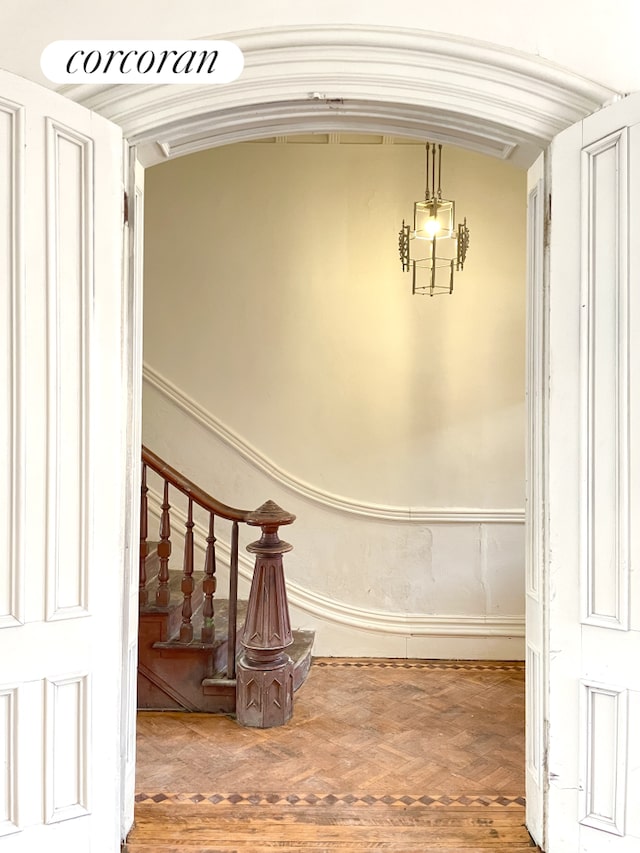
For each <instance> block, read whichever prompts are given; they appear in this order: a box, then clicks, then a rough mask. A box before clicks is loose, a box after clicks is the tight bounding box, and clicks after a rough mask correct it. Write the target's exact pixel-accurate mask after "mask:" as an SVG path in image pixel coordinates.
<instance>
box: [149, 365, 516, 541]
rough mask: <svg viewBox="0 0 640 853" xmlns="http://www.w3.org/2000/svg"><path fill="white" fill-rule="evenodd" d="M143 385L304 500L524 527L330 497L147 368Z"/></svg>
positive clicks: (483, 515)
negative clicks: (279, 463)
mask: <svg viewBox="0 0 640 853" xmlns="http://www.w3.org/2000/svg"><path fill="white" fill-rule="evenodd" d="M143 378H144V381H145V382H146V383H147V384H148V385H150V386H151V387H152V388H154V389H155V390H156V391H159V392H160V393H161V394H162V395H163V396H164V397H166V398H167V399H168V400H170V401H171V402H172V403H173V404H174V405H175V406H177V407H178V408H179V409H180V410H181V411H182V412H184V413H185V414H187V415H188V416H189V417H190V418H192V419H193V420H194V421H196V422H197V423H198V424H200V425H201V426H203V427H204V428H205V429H206V430H208V431H209V432H210V433H212V434H213V435H214V436H215V437H216V438H217V439H218V440H220V441H222V442H224V443H225V444H226V445H227V446H229V447H231V448H232V449H233V450H235V451H236V452H237V453H238V454H239V455H240V456H242V458H243V459H244V460H245V461H246V462H249V463H250V464H251V465H253V466H254V467H255V468H257V469H258V470H259V471H261V472H262V473H263V474H267V475H268V476H269V477H271V478H273V479H274V480H275V481H276V482H277V483H278V484H279V485H281V486H284V487H285V488H287V489H289V490H290V491H292V492H294V493H295V494H296V495H299V496H301V497H303V498H306V499H307V500H310V501H313V502H315V503H317V504H320V505H321V506H323V507H325V508H329V509H333V510H337V511H339V512H344V513H349V514H351V515H359V516H364V517H366V518H369V519H374V520H377V521H395V522H417V523H420V524H425V523H427V524H428V523H440V524H442V523H445V524H456V523H462V524H472V523H475V524H491V523H498V524H524V520H525V513H524V510H522V509H477V508H468V507H447V508H442V509H431V508H428V507H404V506H385V505H383V504H373V503H367V502H365V501H358V500H354V499H352V498H347V497H342V496H340V495H335V494H332V493H331V492H328V491H325V490H323V489H320V488H318V487H317V486H313V485H311V484H310V483H306V482H305V481H304V480H300V479H298V478H297V477H295V476H294V475H293V474H290V473H289V472H288V471H285V470H284V469H283V468H280V467H279V466H278V465H277V464H276V463H275V462H273V461H272V460H271V459H269V458H268V457H267V456H265V455H264V454H262V453H261V452H260V451H259V450H257V449H256V448H255V447H254V446H253V445H252V444H249V442H247V441H245V440H244V439H243V438H241V437H240V436H239V435H238V434H237V433H235V432H233V430H231V429H230V428H229V427H227V426H226V425H225V424H223V423H222V422H221V421H219V420H218V419H217V418H215V417H214V416H213V415H212V414H211V412H208V411H207V410H206V409H205V408H203V407H202V406H201V405H200V404H199V403H197V402H196V401H195V400H194V399H193V398H192V397H189V396H188V395H187V394H185V393H184V392H183V391H181V390H180V389H179V388H178V387H177V386H176V385H174V384H173V383H172V382H170V381H169V380H168V379H166V378H165V377H164V376H162V375H161V374H160V373H158V372H157V371H156V370H154V369H153V368H152V367H150V366H149V365H148V364H145V365H144V368H143Z"/></svg>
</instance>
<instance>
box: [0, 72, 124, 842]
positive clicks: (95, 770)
mask: <svg viewBox="0 0 640 853" xmlns="http://www.w3.org/2000/svg"><path fill="white" fill-rule="evenodd" d="M0 95H1V100H0V170H1V172H2V175H1V176H0V210H1V213H0V264H1V265H2V270H1V274H2V280H3V287H2V288H0V327H1V328H0V333H1V334H2V336H3V340H6V341H8V342H9V346H8V347H3V348H2V350H3V352H2V355H0V372H1V373H2V382H0V394H2V400H1V403H0V411H1V414H0V451H1V452H2V454H3V459H5V460H7V461H8V464H7V465H3V471H2V484H1V486H0V518H1V519H2V522H1V523H0V555H1V557H2V559H3V566H4V567H5V568H6V569H7V571H6V572H3V573H2V576H3V581H2V582H1V583H0V659H1V660H2V668H1V675H0V752H2V753H4V754H3V755H0V768H2V771H1V773H2V776H1V777H0V833H4V834H5V837H4V838H3V840H2V844H3V850H5V849H6V850H8V851H31V850H35V849H39V848H41V849H47V850H49V851H63V850H65V851H66V850H70V849H74V850H86V851H91V850H95V851H98V850H100V851H103V850H104V851H111V850H113V851H115V850H117V849H118V844H119V837H118V835H119V833H118V814H119V808H120V802H119V801H120V793H119V789H118V786H117V784H116V779H117V776H118V772H119V770H118V755H117V753H118V737H119V727H120V722H119V712H120V707H119V690H118V678H119V673H120V632H121V617H120V612H121V604H120V602H121V596H122V565H123V535H122V528H123V524H122V517H123V496H124V485H125V484H124V472H123V465H122V458H123V457H122V453H123V446H124V438H125V430H126V422H125V421H124V420H123V417H122V415H123V412H124V401H125V399H126V389H123V388H122V383H121V373H120V368H119V365H120V363H121V360H122V346H121V343H120V327H121V298H122V279H121V258H122V219H121V185H122V175H121V159H122V158H121V144H122V141H121V134H120V131H119V129H118V128H115V127H114V126H113V125H111V124H110V123H109V122H107V121H104V120H103V119H100V118H99V117H97V116H95V115H93V114H92V113H90V112H89V111H88V110H85V109H83V108H81V107H78V106H77V105H76V104H73V103H71V102H69V101H67V100H66V99H64V98H61V97H59V96H57V95H55V94H54V93H52V92H50V91H48V90H45V89H43V88H41V87H39V86H36V85H34V84H31V83H28V82H27V81H24V80H20V79H19V78H16V77H13V76H11V75H9V74H4V73H2V74H0ZM5 282H7V283H8V287H5V286H4V283H5ZM40 780H42V783H41V781H40Z"/></svg>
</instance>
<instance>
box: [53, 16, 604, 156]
mask: <svg viewBox="0 0 640 853" xmlns="http://www.w3.org/2000/svg"><path fill="white" fill-rule="evenodd" d="M224 37H225V38H227V39H229V40H231V41H233V42H235V43H236V44H237V45H238V46H239V47H240V48H241V49H242V51H243V53H244V57H245V67H244V71H243V73H242V76H241V77H240V79H239V80H236V81H235V82H234V84H233V85H232V86H222V87H216V92H215V100H212V92H211V87H210V86H207V85H203V86H190V87H188V90H187V89H186V88H185V87H180V90H179V91H178V89H177V87H175V86H124V85H117V86H100V85H98V86H91V85H89V86H64V87H62V88H61V89H60V90H59V91H60V92H61V93H62V94H64V95H65V96H66V97H69V98H71V99H73V100H75V101H78V102H79V103H81V104H83V105H84V106H86V107H89V108H90V109H92V110H95V111H96V112H99V113H101V114H102V115H103V116H105V117H106V118H109V119H111V120H112V121H114V122H116V123H118V124H119V125H120V126H121V127H122V128H123V131H124V134H125V136H127V137H128V138H129V139H130V140H131V141H132V142H135V143H137V144H141V143H150V144H151V145H150V147H151V148H152V151H153V152H154V155H155V156H154V159H153V162H160V161H161V160H162V159H164V158H165V157H166V154H167V152H169V154H171V153H177V154H183V153H188V152H189V151H194V150H199V149H201V148H210V147H212V146H214V145H224V144H229V143H231V142H238V141H241V140H247V139H256V138H260V137H264V136H283V135H286V134H287V133H290V132H292V131H293V132H297V133H304V132H310V131H313V130H314V129H315V130H321V131H323V132H332V131H340V130H352V131H356V132H357V131H367V130H369V131H373V132H377V133H380V132H381V131H382V132H384V133H385V134H387V135H405V136H415V137H417V138H425V137H426V136H431V137H434V138H438V139H439V140H440V141H443V142H451V141H452V138H453V137H455V139H456V140H457V141H456V143H455V144H459V145H463V146H467V147H471V148H474V150H478V151H482V150H484V151H485V153H486V152H488V151H492V152H493V153H495V152H496V151H500V150H506V149H507V148H508V147H509V146H511V145H520V146H521V147H522V149H523V150H522V152H521V156H520V158H519V159H520V160H521V161H522V164H525V163H526V165H528V164H529V163H530V162H532V161H533V159H534V158H535V156H536V154H537V153H538V152H539V150H540V149H541V148H542V147H544V146H545V145H546V144H547V143H548V142H549V141H550V140H551V138H552V137H553V136H554V135H555V134H556V133H558V132H559V131H560V130H562V129H563V128H565V127H567V126H568V125H570V124H572V123H573V122H575V121H577V120H579V119H580V118H583V117H584V116H586V115H588V114H589V113H591V112H593V111H594V110H595V109H597V108H598V107H600V106H602V104H603V103H605V102H608V101H610V100H611V99H612V98H613V97H615V96H616V94H617V93H615V92H613V91H612V90H610V89H607V88H605V87H603V86H600V85H599V84H596V83H593V82H591V81H589V80H585V79H584V78H582V77H579V76H578V75H576V74H574V73H572V72H569V71H567V70H565V69H561V68H558V67H556V66H554V65H552V64H551V63H549V62H546V61H544V60H541V59H540V58H539V57H537V56H529V55H525V54H522V53H518V52H515V51H512V50H509V49H505V48H503V47H497V46H494V45H491V44H487V43H484V42H477V41H473V40H470V39H461V38H455V37H451V36H448V35H444V34H438V33H429V32H425V31H424V30H412V29H401V28H395V29H388V28H382V27H373V26H361V25H354V26H347V25H333V26H311V27H308V26H293V27H284V28H273V29H271V28H268V29H260V30H253V31H251V30H247V31H242V32H238V33H227V34H226V35H225V36H224ZM381 93H383V95H382V96H381ZM180 145H186V148H185V149H184V150H179V148H180ZM161 146H163V147H164V149H165V150H164V152H163V151H162V150H161ZM149 162H151V161H149Z"/></svg>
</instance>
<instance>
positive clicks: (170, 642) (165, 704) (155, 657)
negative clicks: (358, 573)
mask: <svg viewBox="0 0 640 853" xmlns="http://www.w3.org/2000/svg"><path fill="white" fill-rule="evenodd" d="M148 563H149V565H150V567H151V571H150V572H149V575H151V576H153V574H155V571H156V569H157V566H156V561H155V560H154V558H153V557H151V555H150V557H149V559H148ZM201 578H202V576H200V577H198V578H196V577H195V576H194V579H195V580H196V581H197V582H200V581H201ZM180 581H181V574H180V573H179V572H176V571H171V572H170V579H169V588H170V590H171V600H170V602H169V604H168V605H166V606H158V605H156V604H155V602H154V601H150V602H149V603H148V604H143V605H141V606H140V623H139V634H138V709H139V710H147V711H150V710H153V711H189V712H198V713H210V714H233V713H235V708H236V687H237V685H236V679H235V678H232V679H229V678H227V676H226V662H227V649H228V640H227V635H228V631H227V629H228V621H229V603H228V601H227V600H225V599H216V600H215V616H214V619H215V636H216V638H215V640H214V641H213V642H211V643H203V642H201V630H202V609H201V608H198V609H197V610H196V611H195V612H194V614H193V616H192V620H191V621H192V624H193V627H194V632H193V636H194V638H193V640H192V641H191V642H189V643H182V642H180V639H179V637H180V626H181V624H182V598H181V597H180V596H179V590H180ZM246 608H247V605H246V602H244V601H238V613H237V621H236V624H237V626H238V631H237V636H238V642H237V644H236V653H238V652H239V650H240V643H239V637H240V635H241V629H242V626H243V625H244V620H245V616H246ZM293 638H294V642H293V644H292V645H291V646H290V647H289V648H288V649H287V652H288V654H289V656H290V657H291V659H292V661H293V664H294V669H293V672H294V690H297V689H298V688H299V687H300V686H301V685H302V684H303V683H304V680H305V679H306V677H307V675H308V672H309V667H310V666H311V651H312V647H313V639H314V633H313V631H294V632H293Z"/></svg>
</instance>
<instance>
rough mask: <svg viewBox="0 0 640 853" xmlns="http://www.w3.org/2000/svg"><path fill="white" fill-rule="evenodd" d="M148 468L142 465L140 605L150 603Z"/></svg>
mask: <svg viewBox="0 0 640 853" xmlns="http://www.w3.org/2000/svg"><path fill="white" fill-rule="evenodd" d="M148 491H149V488H148V486H147V466H146V464H145V463H144V462H143V463H142V483H141V486H140V579H139V581H138V583H139V590H138V601H139V603H140V604H147V603H148V602H149V593H148V591H147V556H148V554H149V543H148V542H147V535H148V506H147V492H148Z"/></svg>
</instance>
